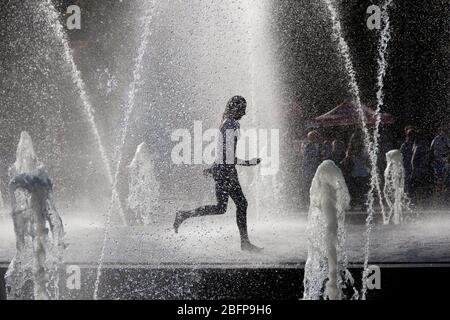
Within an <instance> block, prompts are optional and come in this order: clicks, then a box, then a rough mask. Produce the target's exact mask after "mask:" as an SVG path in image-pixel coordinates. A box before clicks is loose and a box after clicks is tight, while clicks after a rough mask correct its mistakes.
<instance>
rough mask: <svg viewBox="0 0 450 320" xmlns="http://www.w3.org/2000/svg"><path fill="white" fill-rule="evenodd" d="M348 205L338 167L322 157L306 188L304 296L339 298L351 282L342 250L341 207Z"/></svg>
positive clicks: (347, 194) (309, 298)
mask: <svg viewBox="0 0 450 320" xmlns="http://www.w3.org/2000/svg"><path fill="white" fill-rule="evenodd" d="M349 206H350V194H349V192H348V188H347V185H346V183H345V180H344V176H343V175H342V171H341V170H340V169H339V168H338V167H337V166H336V165H335V164H334V162H333V161H331V160H325V161H324V162H322V164H321V165H320V166H319V167H318V168H317V171H316V173H315V175H314V178H313V181H312V184H311V189H310V207H309V212H308V228H307V232H308V259H307V260H306V264H305V278H304V288H305V289H304V290H305V291H304V294H303V299H305V300H319V299H321V298H323V299H330V300H341V299H343V298H344V295H343V290H344V289H345V288H346V286H347V285H349V284H350V285H352V284H353V278H352V276H351V274H350V272H349V271H348V270H347V255H346V252H345V235H346V231H345V225H344V224H345V211H346V210H347V209H348V208H349ZM324 283H325V288H323V286H324Z"/></svg>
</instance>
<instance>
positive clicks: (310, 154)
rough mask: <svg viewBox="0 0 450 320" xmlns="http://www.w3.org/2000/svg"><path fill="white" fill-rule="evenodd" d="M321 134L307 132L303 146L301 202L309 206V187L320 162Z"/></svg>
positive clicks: (314, 131)
mask: <svg viewBox="0 0 450 320" xmlns="http://www.w3.org/2000/svg"><path fill="white" fill-rule="evenodd" d="M321 141H322V136H321V135H320V134H319V132H317V131H316V130H313V131H310V132H308V136H307V142H306V144H305V146H304V148H303V161H302V180H303V181H302V183H303V186H304V190H303V203H304V204H305V205H307V206H309V188H310V187H311V182H312V180H313V178H314V175H315V173H316V170H317V168H318V167H319V165H320V163H321V162H322V146H321Z"/></svg>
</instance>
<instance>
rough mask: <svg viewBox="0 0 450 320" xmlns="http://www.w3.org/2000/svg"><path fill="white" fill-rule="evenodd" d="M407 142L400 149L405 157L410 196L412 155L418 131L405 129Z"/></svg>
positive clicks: (407, 189)
mask: <svg viewBox="0 0 450 320" xmlns="http://www.w3.org/2000/svg"><path fill="white" fill-rule="evenodd" d="M405 136H406V137H405V142H403V143H402V145H401V147H400V152H401V153H402V155H403V167H404V169H405V190H406V193H407V194H409V193H410V192H411V172H412V164H411V160H412V155H413V146H414V140H415V139H416V131H415V130H414V129H413V128H412V127H411V126H409V127H407V128H405Z"/></svg>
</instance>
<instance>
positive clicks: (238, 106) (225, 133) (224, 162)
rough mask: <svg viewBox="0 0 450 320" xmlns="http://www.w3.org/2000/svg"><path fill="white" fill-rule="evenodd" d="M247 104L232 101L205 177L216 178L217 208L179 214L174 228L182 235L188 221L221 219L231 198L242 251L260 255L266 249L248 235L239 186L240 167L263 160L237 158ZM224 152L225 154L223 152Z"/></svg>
mask: <svg viewBox="0 0 450 320" xmlns="http://www.w3.org/2000/svg"><path fill="white" fill-rule="evenodd" d="M246 108H247V102H246V101H245V99H244V98H243V97H241V96H234V97H232V98H231V99H230V100H229V101H228V103H227V105H226V108H225V112H224V114H223V122H222V126H221V127H220V137H219V141H220V142H219V150H218V151H219V152H218V155H217V158H216V160H215V162H214V164H213V165H212V167H211V168H210V169H207V170H205V171H204V174H205V175H212V176H213V178H214V181H215V183H216V187H215V188H216V197H217V204H215V205H207V206H203V207H199V208H197V209H194V210H190V211H184V210H180V211H178V212H177V213H176V217H175V222H174V224H173V227H174V229H175V232H176V233H178V229H179V227H180V225H181V224H182V223H183V222H184V221H185V220H186V219H188V218H193V217H200V216H208V215H221V214H224V213H225V212H226V211H227V206H228V199H229V197H230V198H231V199H232V200H233V201H234V203H235V204H236V221H237V226H238V229H239V234H240V236H241V249H242V250H243V251H250V252H260V251H261V250H262V248H259V247H257V246H255V245H253V244H252V243H251V242H250V240H249V237H248V231H247V206H248V203H247V199H246V198H245V196H244V193H243V192H242V188H241V184H240V183H239V178H238V173H237V170H236V165H240V166H255V165H258V164H259V163H260V162H261V159H259V158H255V159H252V160H241V159H238V158H236V156H235V155H236V145H237V140H238V134H239V120H240V119H242V117H243V116H244V115H245V110H246ZM220 151H221V152H220Z"/></svg>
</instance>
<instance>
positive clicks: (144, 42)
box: [94, 1, 155, 299]
mask: <svg viewBox="0 0 450 320" xmlns="http://www.w3.org/2000/svg"><path fill="white" fill-rule="evenodd" d="M154 7H155V1H149V2H146V3H145V8H144V10H143V11H144V16H143V25H142V28H143V33H142V34H141V35H140V41H139V48H138V50H137V57H136V58H135V66H134V70H133V80H132V82H131V84H130V89H129V91H128V100H127V104H126V106H125V112H124V120H123V124H122V127H121V134H120V142H119V145H118V146H117V147H116V148H117V149H116V150H117V151H116V153H117V156H116V159H117V161H116V169H115V173H114V176H113V180H112V186H113V190H116V189H117V183H118V181H119V175H120V169H121V165H122V161H123V148H124V146H125V143H126V140H127V137H128V133H129V125H130V124H129V122H130V117H131V115H132V114H133V111H134V109H135V106H136V104H135V98H136V92H137V90H138V87H139V84H140V83H141V77H142V74H141V73H142V70H143V65H142V61H143V58H144V56H145V54H146V52H147V48H148V43H149V37H150V35H151V26H150V25H151V22H152V19H153V14H154ZM116 202H117V203H120V200H119V201H115V196H114V194H113V196H112V198H111V203H110V207H109V210H108V212H107V216H106V228H105V233H104V238H103V242H102V251H101V254H100V257H99V260H98V268H97V279H96V281H95V289H94V299H97V297H98V287H99V283H100V277H101V270H102V265H103V257H104V255H105V248H106V245H107V241H108V232H109V228H110V227H111V216H112V212H113V210H114V205H115V204H116ZM121 211H122V210H121ZM123 214H124V213H123V211H122V215H123ZM124 222H125V223H126V219H125V221H124Z"/></svg>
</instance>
